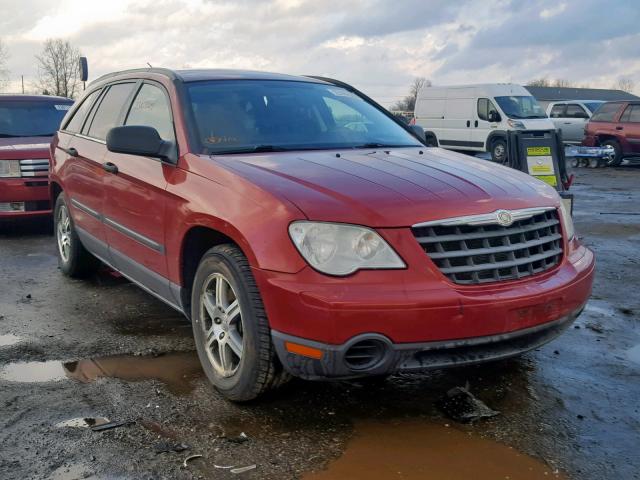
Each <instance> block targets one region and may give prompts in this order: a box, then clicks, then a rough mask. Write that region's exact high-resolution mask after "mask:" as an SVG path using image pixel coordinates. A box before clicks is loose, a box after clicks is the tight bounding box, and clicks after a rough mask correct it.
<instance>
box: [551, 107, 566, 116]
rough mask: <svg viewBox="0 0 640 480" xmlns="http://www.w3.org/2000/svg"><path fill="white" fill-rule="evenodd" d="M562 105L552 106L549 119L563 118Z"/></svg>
mask: <svg viewBox="0 0 640 480" xmlns="http://www.w3.org/2000/svg"><path fill="white" fill-rule="evenodd" d="M564 107H565V105H564V104H559V105H554V106H553V108H552V109H551V112H550V113H549V116H550V117H551V118H562V117H564Z"/></svg>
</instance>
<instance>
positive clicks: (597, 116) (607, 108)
mask: <svg viewBox="0 0 640 480" xmlns="http://www.w3.org/2000/svg"><path fill="white" fill-rule="evenodd" d="M618 110H620V104H619V103H603V104H602V106H601V107H600V108H598V110H596V112H595V113H594V114H593V116H592V117H591V121H593V122H613V119H614V118H615V116H616V113H618Z"/></svg>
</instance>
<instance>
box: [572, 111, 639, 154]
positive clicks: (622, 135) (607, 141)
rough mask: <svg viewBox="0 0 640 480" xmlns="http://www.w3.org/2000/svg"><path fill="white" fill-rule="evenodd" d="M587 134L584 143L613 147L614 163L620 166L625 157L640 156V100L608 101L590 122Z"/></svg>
mask: <svg viewBox="0 0 640 480" xmlns="http://www.w3.org/2000/svg"><path fill="white" fill-rule="evenodd" d="M584 134H585V137H584V140H583V141H582V144H583V145H586V146H588V147H595V146H599V145H600V146H610V147H612V148H613V150H614V152H615V154H614V157H613V159H612V160H611V162H610V165H613V166H617V165H620V164H621V163H622V160H623V159H624V158H625V157H640V101H637V102H608V103H604V104H603V105H602V106H600V108H598V110H596V111H595V113H594V114H593V116H592V117H591V120H590V121H589V122H588V123H587V125H586V127H585V129H584Z"/></svg>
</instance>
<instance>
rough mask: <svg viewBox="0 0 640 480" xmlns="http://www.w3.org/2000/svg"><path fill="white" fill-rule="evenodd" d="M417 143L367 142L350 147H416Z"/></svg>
mask: <svg viewBox="0 0 640 480" xmlns="http://www.w3.org/2000/svg"><path fill="white" fill-rule="evenodd" d="M417 146H418V145H391V144H388V143H377V142H369V143H363V144H361V145H354V146H353V147H350V148H404V147H417Z"/></svg>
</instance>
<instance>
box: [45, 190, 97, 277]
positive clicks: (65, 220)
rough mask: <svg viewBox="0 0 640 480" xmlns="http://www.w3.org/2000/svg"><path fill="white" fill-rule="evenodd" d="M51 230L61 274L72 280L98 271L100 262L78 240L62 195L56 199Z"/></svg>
mask: <svg viewBox="0 0 640 480" xmlns="http://www.w3.org/2000/svg"><path fill="white" fill-rule="evenodd" d="M53 229H54V233H55V236H56V243H57V245H58V265H59V266H60V270H61V271H62V273H64V274H65V275H66V276H68V277H72V278H83V277H87V276H88V275H91V274H92V273H95V272H96V270H98V267H99V266H100V261H99V260H98V259H97V258H96V257H94V256H93V255H91V253H89V251H88V250H87V249H86V248H84V245H82V242H81V241H80V239H79V238H78V234H77V233H76V229H75V225H74V223H73V218H71V213H69V207H68V206H67V203H66V201H65V199H64V193H60V195H58V198H57V199H56V204H55V207H54V210H53Z"/></svg>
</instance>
